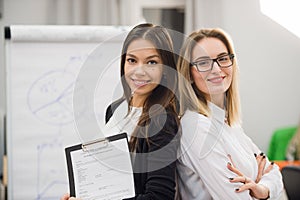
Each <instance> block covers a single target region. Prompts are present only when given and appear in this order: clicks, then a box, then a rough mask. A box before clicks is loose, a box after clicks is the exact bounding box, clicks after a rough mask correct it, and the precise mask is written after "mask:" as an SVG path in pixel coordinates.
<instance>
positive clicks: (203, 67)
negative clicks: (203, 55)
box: [195, 59, 212, 72]
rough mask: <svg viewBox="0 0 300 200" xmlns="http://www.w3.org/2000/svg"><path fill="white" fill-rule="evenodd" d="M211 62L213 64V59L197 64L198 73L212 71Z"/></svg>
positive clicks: (200, 61)
mask: <svg viewBox="0 0 300 200" xmlns="http://www.w3.org/2000/svg"><path fill="white" fill-rule="evenodd" d="M211 62H212V60H211V59H206V60H199V61H198V62H196V63H195V65H196V66H197V68H198V71H200V72H205V71H208V70H210V68H211Z"/></svg>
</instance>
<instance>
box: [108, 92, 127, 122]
mask: <svg viewBox="0 0 300 200" xmlns="http://www.w3.org/2000/svg"><path fill="white" fill-rule="evenodd" d="M124 101H125V97H121V98H120V99H118V100H116V101H114V102H112V103H111V104H110V105H109V106H108V107H107V108H106V111H105V123H107V122H108V121H109V120H110V118H111V117H112V115H113V114H114V112H115V110H116V109H117V108H118V107H119V105H120V104H121V103H122V102H124Z"/></svg>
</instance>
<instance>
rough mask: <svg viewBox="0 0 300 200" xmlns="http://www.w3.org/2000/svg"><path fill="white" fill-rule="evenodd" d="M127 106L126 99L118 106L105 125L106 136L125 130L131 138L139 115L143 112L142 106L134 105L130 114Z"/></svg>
mask: <svg viewBox="0 0 300 200" xmlns="http://www.w3.org/2000/svg"><path fill="white" fill-rule="evenodd" d="M127 106H128V105H127V102H126V101H124V102H122V103H121V104H120V105H119V106H118V107H117V109H116V110H115V112H114V114H113V115H112V116H111V118H110V119H109V121H108V122H107V124H106V125H105V127H104V130H103V133H104V135H105V136H106V137H107V136H111V135H114V134H116V133H121V132H125V133H127V136H128V138H130V136H131V134H132V132H133V130H134V128H135V127H136V125H137V123H138V120H139V117H140V116H141V114H142V108H141V107H132V108H131V111H130V113H129V114H128V107H127Z"/></svg>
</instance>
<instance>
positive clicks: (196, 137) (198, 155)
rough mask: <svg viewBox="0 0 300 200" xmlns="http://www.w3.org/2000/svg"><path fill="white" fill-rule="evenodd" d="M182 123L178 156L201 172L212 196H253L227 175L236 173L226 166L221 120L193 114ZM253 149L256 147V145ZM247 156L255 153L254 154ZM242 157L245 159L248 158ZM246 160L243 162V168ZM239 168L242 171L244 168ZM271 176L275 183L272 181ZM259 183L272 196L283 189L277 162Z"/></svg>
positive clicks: (225, 149)
mask: <svg viewBox="0 0 300 200" xmlns="http://www.w3.org/2000/svg"><path fill="white" fill-rule="evenodd" d="M182 127H183V135H182V140H181V154H182V155H183V156H182V157H181V159H182V161H183V162H184V163H185V164H186V165H188V167H189V168H191V169H193V170H194V171H195V173H197V174H198V175H199V176H200V178H201V181H202V182H203V184H204V185H205V187H206V188H207V190H208V192H209V194H210V195H211V196H212V198H213V199H222V200H224V199H243V200H247V199H254V198H253V197H252V196H251V195H250V194H249V192H248V191H244V192H241V193H237V192H236V191H235V189H236V188H238V187H240V186H241V185H242V183H230V182H229V178H232V177H235V176H236V174H234V173H233V172H231V171H230V170H228V169H227V163H228V162H230V160H229V158H228V151H227V147H226V145H231V144H226V142H224V141H223V138H222V137H223V136H222V134H223V131H224V129H223V128H224V125H223V123H222V122H221V121H218V120H211V119H209V118H206V117H204V116H202V115H199V114H195V115H190V116H189V117H188V118H186V119H184V121H182ZM195 133H196V134H195ZM224 137H225V136H224ZM232 143H234V141H232ZM251 145H252V147H253V148H254V147H256V146H255V145H254V144H253V142H252V141H251ZM256 151H258V148H257V147H256ZM249 156H253V157H254V155H253V154H252V155H249ZM241 159H244V160H245V161H247V159H248V158H241ZM247 164H248V163H246V164H245V169H246V168H247ZM250 167H252V166H250ZM241 171H242V172H243V170H241ZM271 179H273V182H277V183H271V181H270V180H271ZM261 184H264V185H266V186H267V187H268V188H269V189H270V197H271V198H272V197H275V196H276V197H277V196H278V191H282V181H281V175H280V172H279V170H278V168H277V166H276V167H275V168H274V169H273V170H272V171H271V172H270V173H268V174H266V175H264V177H263V179H262V180H261Z"/></svg>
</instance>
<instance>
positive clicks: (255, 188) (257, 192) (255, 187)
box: [227, 153, 273, 199]
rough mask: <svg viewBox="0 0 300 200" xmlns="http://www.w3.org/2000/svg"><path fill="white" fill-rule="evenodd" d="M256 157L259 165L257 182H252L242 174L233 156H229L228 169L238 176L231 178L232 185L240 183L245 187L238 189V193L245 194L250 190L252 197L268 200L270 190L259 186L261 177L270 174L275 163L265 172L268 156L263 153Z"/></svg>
mask: <svg viewBox="0 0 300 200" xmlns="http://www.w3.org/2000/svg"><path fill="white" fill-rule="evenodd" d="M254 156H255V157H256V161H257V165H258V174H257V177H256V179H255V180H251V178H249V177H246V176H244V174H243V173H242V172H240V171H239V170H238V169H237V168H236V167H235V166H234V163H233V161H232V159H231V156H230V155H228V157H229V159H230V161H231V162H229V163H228V164H227V168H228V169H229V170H230V171H232V172H234V173H235V174H237V175H238V176H237V177H235V178H229V181H230V182H231V183H238V182H241V183H243V185H242V186H241V187H239V188H236V190H235V191H236V192H243V191H245V190H250V195H251V196H253V197H255V198H258V199H266V198H268V197H269V189H268V188H267V187H265V186H263V185H260V184H259V181H260V180H261V177H262V176H263V175H264V174H266V173H268V172H269V171H270V170H271V169H272V168H273V163H271V165H270V166H268V167H267V169H266V170H265V169H264V168H265V165H266V159H265V158H266V156H265V155H264V154H263V153H261V154H259V155H256V154H254Z"/></svg>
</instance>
